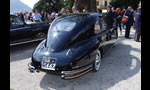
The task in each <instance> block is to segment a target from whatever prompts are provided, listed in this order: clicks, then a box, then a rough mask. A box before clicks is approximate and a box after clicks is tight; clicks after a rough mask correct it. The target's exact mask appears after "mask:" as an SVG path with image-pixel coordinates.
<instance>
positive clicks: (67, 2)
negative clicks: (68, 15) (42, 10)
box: [64, 0, 74, 11]
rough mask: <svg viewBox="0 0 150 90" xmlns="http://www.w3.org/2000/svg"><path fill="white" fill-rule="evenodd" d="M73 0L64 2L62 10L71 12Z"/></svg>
mask: <svg viewBox="0 0 150 90" xmlns="http://www.w3.org/2000/svg"><path fill="white" fill-rule="evenodd" d="M73 3H74V0H64V8H68V9H69V11H71V10H72V6H73Z"/></svg>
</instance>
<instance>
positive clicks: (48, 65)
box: [42, 57, 56, 70]
mask: <svg viewBox="0 0 150 90" xmlns="http://www.w3.org/2000/svg"><path fill="white" fill-rule="evenodd" d="M55 66H56V59H54V58H50V57H46V58H44V59H43V60H42V69H47V70H55Z"/></svg>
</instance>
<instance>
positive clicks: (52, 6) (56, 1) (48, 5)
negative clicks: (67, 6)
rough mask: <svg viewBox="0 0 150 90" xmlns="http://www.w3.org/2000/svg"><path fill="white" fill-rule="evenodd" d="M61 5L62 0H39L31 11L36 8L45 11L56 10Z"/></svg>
mask: <svg viewBox="0 0 150 90" xmlns="http://www.w3.org/2000/svg"><path fill="white" fill-rule="evenodd" d="M62 7H63V0H39V1H38V2H37V3H36V4H35V5H34V7H33V9H32V11H33V12H34V10H35V9H36V10H38V11H39V12H41V11H42V10H43V11H46V12H48V13H51V12H53V11H55V12H58V11H59V10H60V9H61V8H62Z"/></svg>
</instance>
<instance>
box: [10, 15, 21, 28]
mask: <svg viewBox="0 0 150 90" xmlns="http://www.w3.org/2000/svg"><path fill="white" fill-rule="evenodd" d="M10 24H11V26H18V25H24V22H23V20H22V19H21V18H19V17H13V18H10Z"/></svg>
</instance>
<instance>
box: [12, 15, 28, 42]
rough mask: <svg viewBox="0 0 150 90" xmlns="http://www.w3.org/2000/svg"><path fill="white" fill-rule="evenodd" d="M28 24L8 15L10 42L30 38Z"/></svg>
mask: <svg viewBox="0 0 150 90" xmlns="http://www.w3.org/2000/svg"><path fill="white" fill-rule="evenodd" d="M30 34H31V33H30V26H28V25H27V24H25V22H24V21H23V20H22V19H21V18H19V17H17V16H12V17H10V43H18V42H22V41H26V40H28V39H29V38H30Z"/></svg>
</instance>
